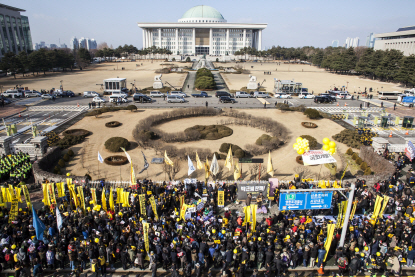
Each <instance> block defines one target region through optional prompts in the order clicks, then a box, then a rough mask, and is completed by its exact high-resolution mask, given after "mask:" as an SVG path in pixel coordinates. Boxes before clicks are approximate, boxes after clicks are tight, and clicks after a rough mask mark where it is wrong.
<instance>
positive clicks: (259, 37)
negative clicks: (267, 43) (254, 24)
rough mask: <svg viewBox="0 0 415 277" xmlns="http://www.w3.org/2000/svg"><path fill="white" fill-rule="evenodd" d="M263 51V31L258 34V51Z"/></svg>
mask: <svg viewBox="0 0 415 277" xmlns="http://www.w3.org/2000/svg"><path fill="white" fill-rule="evenodd" d="M261 50H262V30H259V32H258V51H261Z"/></svg>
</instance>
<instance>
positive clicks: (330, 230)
mask: <svg viewBox="0 0 415 277" xmlns="http://www.w3.org/2000/svg"><path fill="white" fill-rule="evenodd" d="M334 229H335V228H334V224H328V225H327V238H326V242H325V243H324V249H326V255H325V256H324V260H323V262H325V261H326V258H327V254H328V253H329V250H330V246H331V242H332V240H333V235H334Z"/></svg>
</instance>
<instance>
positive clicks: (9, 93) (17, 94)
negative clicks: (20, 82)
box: [3, 89, 23, 98]
mask: <svg viewBox="0 0 415 277" xmlns="http://www.w3.org/2000/svg"><path fill="white" fill-rule="evenodd" d="M22 95H23V94H22V93H21V91H19V90H16V89H9V90H6V91H5V92H3V96H4V97H12V98H16V97H22Z"/></svg>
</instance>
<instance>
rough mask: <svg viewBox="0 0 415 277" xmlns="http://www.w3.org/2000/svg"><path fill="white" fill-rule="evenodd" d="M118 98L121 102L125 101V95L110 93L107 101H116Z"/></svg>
mask: <svg viewBox="0 0 415 277" xmlns="http://www.w3.org/2000/svg"><path fill="white" fill-rule="evenodd" d="M118 99H120V100H121V103H127V102H128V100H127V97H121V96H120V95H110V97H109V102H110V103H118Z"/></svg>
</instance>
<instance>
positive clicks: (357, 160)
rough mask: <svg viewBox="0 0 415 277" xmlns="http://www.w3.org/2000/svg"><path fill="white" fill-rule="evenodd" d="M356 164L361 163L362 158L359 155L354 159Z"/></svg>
mask: <svg viewBox="0 0 415 277" xmlns="http://www.w3.org/2000/svg"><path fill="white" fill-rule="evenodd" d="M355 162H356V163H357V164H358V165H361V164H362V159H361V158H360V157H358V158H357V159H356V161H355Z"/></svg>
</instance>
